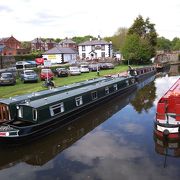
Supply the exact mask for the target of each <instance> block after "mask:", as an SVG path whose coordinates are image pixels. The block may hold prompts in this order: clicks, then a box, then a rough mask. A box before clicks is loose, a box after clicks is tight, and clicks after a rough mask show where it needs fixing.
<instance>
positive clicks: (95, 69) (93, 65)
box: [89, 64, 100, 71]
mask: <svg viewBox="0 0 180 180" xmlns="http://www.w3.org/2000/svg"><path fill="white" fill-rule="evenodd" d="M99 69H100V67H99V64H89V70H90V71H97V70H99Z"/></svg>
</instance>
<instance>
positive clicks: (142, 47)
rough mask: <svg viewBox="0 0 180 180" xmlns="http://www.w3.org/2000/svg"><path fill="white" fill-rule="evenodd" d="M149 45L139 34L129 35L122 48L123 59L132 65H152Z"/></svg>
mask: <svg viewBox="0 0 180 180" xmlns="http://www.w3.org/2000/svg"><path fill="white" fill-rule="evenodd" d="M149 49H150V48H149V44H148V42H147V41H146V40H145V39H141V38H139V36H138V35H137V34H132V35H128V36H127V38H126V41H125V44H124V46H123V48H122V54H123V57H124V58H125V59H126V60H129V63H130V64H147V63H150V58H151V53H150V50H149Z"/></svg>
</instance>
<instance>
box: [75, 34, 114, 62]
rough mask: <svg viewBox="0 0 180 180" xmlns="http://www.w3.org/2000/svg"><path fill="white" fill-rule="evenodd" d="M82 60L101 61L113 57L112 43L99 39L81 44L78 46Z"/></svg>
mask: <svg viewBox="0 0 180 180" xmlns="http://www.w3.org/2000/svg"><path fill="white" fill-rule="evenodd" d="M78 52H79V57H80V59H99V58H107V57H112V42H106V41H104V40H102V39H101V38H100V37H98V39H97V40H92V39H91V38H90V40H89V41H86V42H83V43H80V44H79V45H78Z"/></svg>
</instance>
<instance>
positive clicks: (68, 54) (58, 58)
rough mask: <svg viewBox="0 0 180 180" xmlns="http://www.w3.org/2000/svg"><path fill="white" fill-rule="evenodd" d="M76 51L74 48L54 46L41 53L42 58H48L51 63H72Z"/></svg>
mask: <svg viewBox="0 0 180 180" xmlns="http://www.w3.org/2000/svg"><path fill="white" fill-rule="evenodd" d="M77 55H78V52H77V51H76V50H75V49H72V48H67V47H61V46H59V45H58V46H56V47H54V48H52V49H50V50H48V51H46V52H44V53H43V58H44V59H47V60H50V61H51V63H52V64H56V63H74V62H75V61H76V58H77Z"/></svg>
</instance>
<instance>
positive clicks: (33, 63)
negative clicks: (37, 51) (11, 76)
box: [26, 60, 37, 68]
mask: <svg viewBox="0 0 180 180" xmlns="http://www.w3.org/2000/svg"><path fill="white" fill-rule="evenodd" d="M26 62H27V63H29V64H28V65H27V66H28V67H30V68H34V67H37V63H36V61H29V60H28V61H26Z"/></svg>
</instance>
